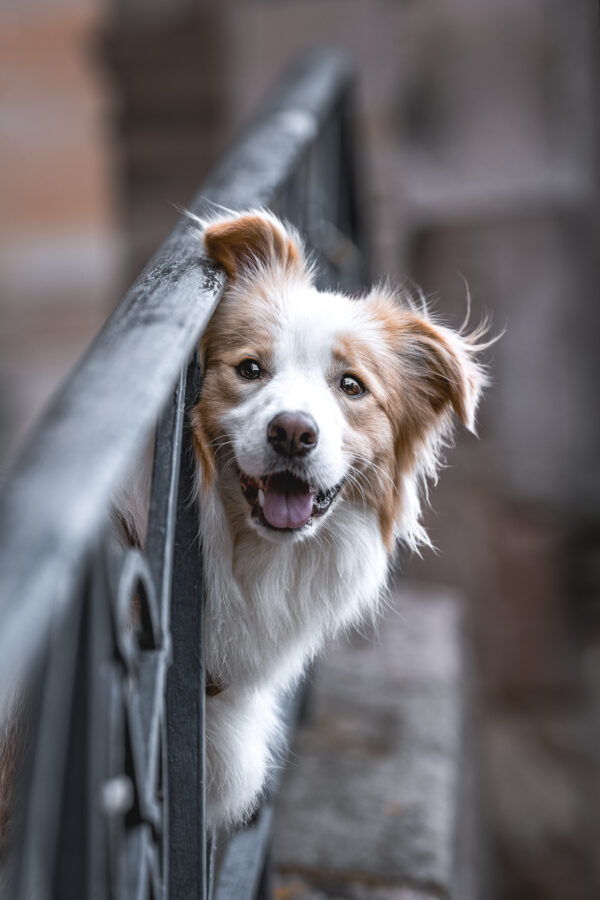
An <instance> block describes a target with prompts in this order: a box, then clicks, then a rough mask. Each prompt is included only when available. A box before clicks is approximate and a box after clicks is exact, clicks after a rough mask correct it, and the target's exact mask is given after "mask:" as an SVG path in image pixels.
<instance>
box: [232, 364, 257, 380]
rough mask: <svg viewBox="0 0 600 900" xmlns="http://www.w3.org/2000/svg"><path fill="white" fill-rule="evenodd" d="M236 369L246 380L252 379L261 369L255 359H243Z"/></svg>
mask: <svg viewBox="0 0 600 900" xmlns="http://www.w3.org/2000/svg"><path fill="white" fill-rule="evenodd" d="M237 370H238V373H239V374H240V375H241V376H242V378H246V379H247V380H248V381H253V380H254V379H255V378H260V376H261V375H262V369H261V367H260V366H259V364H258V363H257V362H256V360H255V359H243V360H242V362H241V363H240V364H239V366H238V367H237Z"/></svg>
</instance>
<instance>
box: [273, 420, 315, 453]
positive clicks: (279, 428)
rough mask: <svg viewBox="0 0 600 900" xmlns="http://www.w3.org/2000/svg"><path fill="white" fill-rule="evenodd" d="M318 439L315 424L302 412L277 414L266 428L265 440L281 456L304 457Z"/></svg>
mask: <svg viewBox="0 0 600 900" xmlns="http://www.w3.org/2000/svg"><path fill="white" fill-rule="evenodd" d="M318 439H319V429H318V428H317V423H316V422H315V420H314V419H313V417H312V416H309V415H308V413H304V412H281V413H278V414H277V415H276V416H275V418H274V419H271V421H270V422H269V425H268V427H267V440H268V441H269V443H270V444H271V446H272V447H273V449H274V450H275V452H276V453H280V454H281V455H282V456H289V457H292V456H306V454H307V453H308V452H309V451H310V450H313V449H314V448H315V447H316V446H317V441H318Z"/></svg>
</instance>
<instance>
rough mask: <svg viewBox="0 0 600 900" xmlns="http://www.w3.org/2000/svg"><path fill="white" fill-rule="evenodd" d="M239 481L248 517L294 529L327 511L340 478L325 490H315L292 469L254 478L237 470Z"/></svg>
mask: <svg viewBox="0 0 600 900" xmlns="http://www.w3.org/2000/svg"><path fill="white" fill-rule="evenodd" d="M239 478H240V485H241V487H242V493H243V494H244V497H245V498H246V501H247V502H248V503H249V505H250V506H251V507H252V518H253V519H258V520H259V522H260V523H261V525H265V526H266V527H267V528H275V529H277V530H280V531H281V530H285V531H295V530H297V529H299V528H304V526H305V525H309V524H310V522H311V520H312V519H313V518H315V517H317V516H322V515H323V514H324V513H326V512H327V510H328V509H329V507H330V506H331V504H332V503H333V501H334V500H335V498H336V497H337V495H338V494H339V492H340V490H341V488H342V484H343V481H340V483H339V484H336V485H335V486H334V487H332V488H329V490H327V491H322V492H317V491H316V490H315V489H314V488H313V487H311V485H310V484H308V483H307V482H306V481H303V480H302V479H301V478H298V477H297V476H296V475H294V474H293V473H292V472H275V473H273V474H272V475H264V476H263V477H262V478H260V479H258V480H256V479H255V478H251V477H250V476H249V475H246V474H245V473H244V472H239Z"/></svg>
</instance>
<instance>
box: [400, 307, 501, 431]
mask: <svg viewBox="0 0 600 900" xmlns="http://www.w3.org/2000/svg"><path fill="white" fill-rule="evenodd" d="M402 332H403V333H404V340H403V350H402V356H403V360H404V363H405V366H406V368H407V375H408V377H410V378H413V379H414V380H415V386H416V387H417V389H418V391H419V392H420V394H421V396H422V397H423V398H424V399H425V400H426V402H427V403H428V405H429V407H430V408H431V410H432V411H433V413H434V414H435V415H436V416H437V415H439V414H441V413H443V412H444V411H447V410H450V409H452V410H453V411H454V412H455V413H456V415H457V416H458V418H459V419H460V421H461V422H462V423H463V425H465V426H466V427H467V428H468V429H469V431H472V432H474V431H475V413H476V410H477V404H478V402H479V397H480V395H481V391H482V388H483V387H484V385H485V375H484V372H483V370H482V368H481V366H480V364H479V363H478V362H477V361H476V358H475V357H476V354H477V352H478V350H479V348H478V346H477V339H476V338H477V337H478V336H479V335H476V336H473V335H463V334H460V333H459V332H457V331H453V330H452V329H450V328H446V327H444V326H442V325H438V324H437V323H435V322H433V321H431V320H430V319H429V318H425V317H423V316H420V315H418V314H416V313H409V314H406V318H405V321H404V323H403V328H402Z"/></svg>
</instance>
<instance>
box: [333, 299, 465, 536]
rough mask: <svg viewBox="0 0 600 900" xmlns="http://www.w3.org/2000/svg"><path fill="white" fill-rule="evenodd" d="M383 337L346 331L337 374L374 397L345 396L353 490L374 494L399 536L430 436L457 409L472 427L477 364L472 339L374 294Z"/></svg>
mask: <svg viewBox="0 0 600 900" xmlns="http://www.w3.org/2000/svg"><path fill="white" fill-rule="evenodd" d="M364 302H365V303H366V304H367V307H368V309H369V312H370V315H371V316H372V321H373V322H374V323H375V324H376V325H377V326H378V328H379V330H380V335H381V340H378V339H376V338H375V339H373V338H372V337H371V339H361V338H360V337H358V338H357V337H356V335H354V334H347V335H341V336H340V337H339V338H338V340H337V342H336V346H335V348H334V360H335V364H334V368H333V370H332V376H331V377H332V378H335V379H338V378H339V377H340V376H341V375H342V374H343V373H344V372H349V373H351V374H354V375H356V376H358V377H359V378H360V380H361V381H362V382H363V384H364V385H365V386H366V387H367V388H368V390H369V392H370V395H367V396H365V397H359V398H357V399H351V398H344V397H343V395H342V397H341V399H340V403H341V405H342V408H343V411H344V414H345V416H346V418H347V420H348V422H349V424H350V426H351V435H352V436H351V438H350V440H349V445H348V448H347V449H348V451H349V452H350V453H351V454H352V456H353V458H355V459H356V460H357V462H356V463H355V469H356V470H357V477H356V479H354V481H353V483H352V484H350V485H349V486H347V488H346V490H347V496H350V497H352V498H353V499H355V500H359V501H360V500H361V498H362V499H363V500H364V499H365V497H368V498H369V500H370V502H372V503H374V506H375V508H376V510H377V514H378V518H379V525H380V530H381V534H382V537H383V540H384V542H385V544H386V546H387V547H388V548H391V546H392V545H393V542H394V526H395V524H397V522H398V520H399V517H400V514H401V507H402V503H403V502H404V499H405V498H404V497H403V491H402V485H403V478H404V476H405V475H406V474H408V473H410V472H411V471H413V470H414V468H415V466H416V465H417V462H418V457H419V453H422V452H423V447H424V444H425V442H426V441H427V439H428V437H429V436H431V435H432V434H433V433H434V432H436V431H437V432H439V433H442V432H443V431H444V430H447V428H448V425H449V412H450V410H454V412H455V413H456V414H457V415H458V417H459V418H460V419H461V421H462V422H463V423H464V424H466V425H468V426H469V427H470V426H471V424H472V422H471V419H472V412H471V411H470V409H469V398H470V397H472V396H473V395H474V394H475V395H476V393H477V390H478V385H477V384H476V383H475V382H476V380H477V374H478V373H477V369H476V368H473V369H472V370H469V367H468V366H469V358H468V354H469V345H468V338H459V336H458V335H455V336H453V337H454V339H455V341H456V343H453V342H452V338H450V337H449V336H448V337H447V332H446V331H445V330H442V329H441V328H439V327H438V326H436V325H435V323H433V322H431V321H430V320H428V319H426V318H425V317H424V316H420V315H419V314H418V313H416V312H414V311H413V310H411V309H406V308H405V307H402V306H400V305H399V303H398V302H397V301H396V300H395V298H394V297H393V296H389V295H386V294H384V293H378V292H373V293H372V294H371V295H369V297H367V298H366V299H365V301H364Z"/></svg>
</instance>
